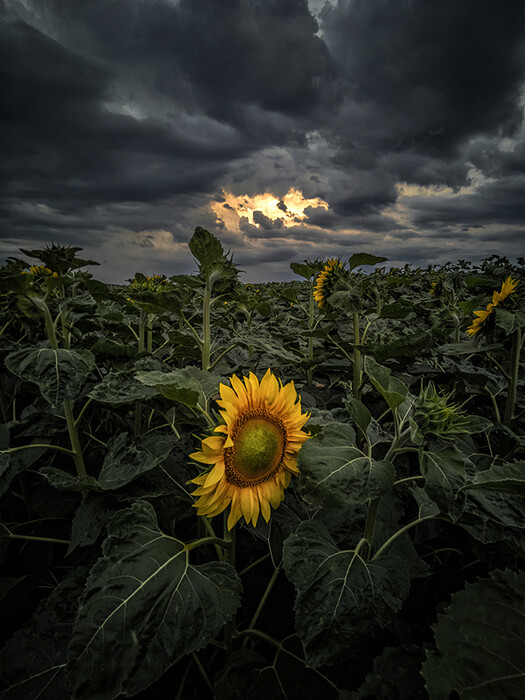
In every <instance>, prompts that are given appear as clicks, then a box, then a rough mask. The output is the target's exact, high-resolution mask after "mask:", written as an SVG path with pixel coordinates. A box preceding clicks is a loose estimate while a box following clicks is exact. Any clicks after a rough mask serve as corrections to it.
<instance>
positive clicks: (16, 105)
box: [0, 0, 525, 279]
mask: <svg viewBox="0 0 525 700" xmlns="http://www.w3.org/2000/svg"><path fill="white" fill-rule="evenodd" d="M321 6H322V2H321V1H320V0H310V2H307V0H228V1H226V0H147V1H145V0H90V1H89V2H86V1H85V0H0V19H2V21H1V22H0V72H1V76H0V77H1V79H2V89H3V97H5V98H6V99H3V100H2V103H3V108H2V109H3V111H2V113H1V118H2V124H1V131H0V134H1V137H0V138H1V140H2V159H1V160H0V177H1V184H2V185H3V187H2V194H1V195H0V222H1V224H2V231H3V233H4V232H5V234H6V235H5V238H6V239H7V236H9V239H8V243H7V244H5V245H4V244H2V245H1V246H0V255H2V256H4V257H5V255H7V254H13V251H15V250H16V247H17V245H22V246H23V247H30V245H31V247H37V245H38V243H39V241H40V242H41V243H42V244H43V243H47V242H49V241H50V240H54V241H56V242H63V243H73V244H75V245H83V243H86V242H87V243H88V245H89V246H91V248H90V249H89V255H90V257H93V258H95V259H96V251H97V249H99V250H100V251H101V255H104V256H106V257H107V258H108V259H109V260H112V261H113V269H114V270H115V271H117V270H118V273H117V272H115V273H114V274H115V275H118V276H120V278H122V277H123V274H122V273H121V272H120V270H121V269H122V270H123V269H124V267H125V265H133V266H135V265H136V269H139V265H138V262H139V261H140V259H141V258H140V257H137V255H139V254H140V255H141V256H143V259H144V261H148V260H149V261H150V262H151V264H152V265H158V266H160V267H162V266H163V265H164V266H165V267H164V268H163V269H165V270H166V272H170V273H171V274H173V270H172V269H171V270H168V266H169V265H170V264H171V263H170V261H169V256H170V255H171V254H173V255H174V256H179V257H177V261H178V262H177V263H176V264H177V265H178V267H177V271H183V270H185V269H186V268H187V266H188V265H189V264H191V255H189V254H186V253H182V252H181V251H182V250H183V249H184V246H185V244H186V242H187V241H188V240H189V237H190V236H191V233H192V231H193V229H194V228H195V226H197V225H200V226H203V227H205V228H207V229H208V230H210V231H212V232H214V233H215V234H216V235H218V236H219V237H220V239H221V241H222V242H223V245H224V246H225V248H227V247H231V249H232V251H234V252H235V251H236V258H237V257H242V256H244V257H243V259H245V260H246V264H249V265H250V266H253V268H252V272H253V274H256V275H262V274H263V273H264V274H266V275H272V276H273V275H278V274H285V273H286V274H288V275H289V274H290V273H289V270H288V272H286V270H287V269H288V263H289V260H288V261H285V257H286V256H292V257H291V258H290V259H296V260H300V259H303V258H304V257H306V256H308V257H312V258H315V257H323V256H330V257H332V256H333V254H334V252H333V251H334V249H335V250H337V251H339V250H341V251H351V250H352V248H353V246H357V247H361V248H362V249H363V250H369V251H370V252H374V250H375V252H376V253H377V254H385V255H388V256H389V258H390V259H391V260H395V261H397V263H403V262H404V261H411V260H416V261H419V260H423V259H424V258H425V256H430V257H432V259H433V260H436V259H437V258H440V259H442V257H443V256H444V255H445V254H447V255H448V254H449V252H450V257H451V258H452V259H453V258H454V254H453V253H454V250H456V248H454V246H455V245H456V246H457V251H458V253H459V252H461V257H467V258H468V246H469V245H473V246H476V250H478V247H479V248H480V250H486V251H487V253H490V252H494V245H495V243H496V241H497V240H499V241H500V243H501V245H500V248H499V249H501V248H502V246H503V245H504V242H505V240H508V242H509V246H510V247H509V250H516V248H517V246H518V238H517V237H516V232H517V231H519V230H520V227H521V226H522V224H523V221H524V214H525V211H524V204H523V202H524V201H525V196H524V192H525V132H524V131H520V129H521V128H522V116H523V99H522V96H523V86H524V80H525V71H524V68H525V52H524V46H525V28H524V27H525V3H523V2H521V0H520V1H519V2H518V1H517V0H507V1H506V2H505V3H503V4H501V3H500V4H498V3H495V2H492V0H462V1H461V2H457V1H456V0H444V1H443V2H439V3H438V2H432V1H431V0H403V1H402V2H391V0H338V1H337V2H336V0H331V1H330V2H327V3H326V4H325V6H324V8H323V9H322V11H321V12H320V13H319V14H318V19H317V20H316V18H315V17H314V14H316V13H318V12H319V10H320V8H321ZM473 168H474V169H475V170H476V173H477V175H476V177H477V180H476V181H475V182H473V184H472V183H471V176H472V169H473ZM402 183H409V184H413V185H422V186H424V187H426V188H428V191H427V192H425V191H422V192H421V194H420V195H418V196H413V192H412V193H411V194H412V196H404V195H403V192H404V189H403V187H400V184H402ZM469 185H470V187H469ZM292 187H293V188H295V189H298V190H301V191H302V193H303V196H304V197H305V198H306V199H308V198H317V197H320V198H321V199H322V200H324V201H326V202H327V203H328V206H329V209H328V210H326V209H324V208H322V207H319V208H317V207H308V208H307V209H306V211H305V214H306V217H307V218H306V219H305V220H304V221H303V220H301V221H299V220H297V222H296V225H295V226H292V227H287V226H285V225H284V224H283V222H282V221H281V220H280V219H276V220H271V219H269V218H268V216H267V215H266V214H267V213H268V212H267V211H266V210H265V212H266V213H264V212H261V211H258V212H257V211H256V212H255V213H254V219H253V220H254V224H250V223H249V222H248V220H247V219H240V220H239V221H237V219H236V216H237V215H236V214H235V212H234V210H233V209H232V207H231V206H230V205H226V204H225V206H224V207H223V211H224V215H225V218H224V220H217V217H216V214H215V213H214V211H212V210H211V208H210V204H211V203H212V202H215V203H217V202H223V201H224V192H228V193H232V194H233V195H235V196H241V195H242V196H244V195H249V196H255V195H260V194H262V193H265V192H269V193H272V194H273V195H274V196H275V197H277V198H279V199H280V203H279V205H278V207H279V208H280V209H281V211H282V212H283V216H284V215H285V214H286V213H287V211H286V205H285V204H284V201H283V198H284V196H285V195H286V194H287V193H288V192H289V191H290V189H291V188H292ZM447 188H451V191H449V190H448V189H447ZM412 189H413V188H412ZM441 190H442V191H441ZM451 192H452V194H451ZM227 217H229V218H227ZM232 222H233V224H232ZM482 227H483V228H482ZM490 227H495V228H493V229H491V228H490ZM473 229H477V231H478V233H479V235H476V236H475V237H474V236H473V235H471V231H472V230H473ZM496 234H497V235H496ZM493 236H496V237H495V238H494V237H493ZM498 236H499V239H498ZM506 237H507V238H506ZM440 238H441V239H442V243H443V245H442V246H440V245H439V242H438V241H439V239H440ZM126 246H127V247H128V248H129V250H124V248H125V247H126ZM447 246H448V247H450V250H449V249H448V248H447ZM491 246H492V250H491ZM303 247H304V250H303ZM372 248H374V250H372ZM354 252H355V250H354ZM126 256H127V257H126ZM86 257H87V256H86ZM458 257H459V255H458ZM270 260H271V261H272V264H268V265H267V266H264V265H265V261H270ZM280 260H281V261H282V262H278V261H280ZM160 267H159V268H158V269H157V271H159V272H160V271H161V269H160ZM108 269H110V268H108ZM134 271H135V270H134V269H133V270H131V271H128V272H127V273H126V274H125V275H124V276H125V277H129V276H130V275H132V274H133V272H134ZM154 271H155V270H154V269H150V270H149V272H154ZM186 271H187V270H186ZM107 275H108V277H109V276H110V273H109V272H108V273H107ZM273 278H275V277H273ZM260 279H262V278H260Z"/></svg>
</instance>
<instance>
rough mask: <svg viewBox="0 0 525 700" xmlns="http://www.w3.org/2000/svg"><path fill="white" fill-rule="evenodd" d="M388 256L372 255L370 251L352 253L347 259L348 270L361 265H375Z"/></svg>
mask: <svg viewBox="0 0 525 700" xmlns="http://www.w3.org/2000/svg"><path fill="white" fill-rule="evenodd" d="M385 260H388V258H384V257H383V256H382V255H372V254H371V253H354V255H352V256H350V259H349V260H348V266H349V268H350V270H354V269H355V268H356V267H360V266H361V265H377V263H381V262H385Z"/></svg>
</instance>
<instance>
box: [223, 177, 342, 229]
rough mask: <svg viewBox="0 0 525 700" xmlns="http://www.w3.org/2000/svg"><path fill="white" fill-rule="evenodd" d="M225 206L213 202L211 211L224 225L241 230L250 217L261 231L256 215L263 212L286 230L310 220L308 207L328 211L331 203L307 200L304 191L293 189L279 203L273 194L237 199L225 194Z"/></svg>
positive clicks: (246, 196) (266, 193)
mask: <svg viewBox="0 0 525 700" xmlns="http://www.w3.org/2000/svg"><path fill="white" fill-rule="evenodd" d="M223 197H224V198H223V201H222V202H212V204H211V208H212V210H213V211H214V212H215V214H216V216H217V218H218V219H219V220H220V221H223V222H224V223H225V224H226V225H227V226H228V227H229V228H235V229H238V228H239V221H240V219H241V217H243V216H244V217H246V218H247V219H248V221H249V223H250V224H252V225H253V226H257V227H259V226H260V224H259V223H258V222H256V221H254V218H253V215H254V212H257V211H259V212H261V214H263V215H264V216H266V217H267V218H268V219H270V220H271V221H277V220H278V219H280V220H281V221H282V224H283V226H286V227H289V226H296V225H297V224H298V223H301V221H305V220H307V219H308V216H307V215H306V214H305V211H304V210H305V209H306V208H307V207H313V208H322V209H328V203H327V202H325V201H324V200H322V199H320V198H319V197H314V198H313V199H305V198H304V197H303V193H302V192H301V190H296V189H295V188H294V187H292V188H290V190H289V191H288V193H287V194H285V195H284V197H283V198H282V199H279V198H278V197H276V196H275V195H273V194H271V193H270V192H264V193H263V194H256V195H254V196H253V197H250V196H249V195H246V194H245V195H239V196H236V195H234V194H232V193H231V192H227V191H223Z"/></svg>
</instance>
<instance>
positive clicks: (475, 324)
mask: <svg viewBox="0 0 525 700" xmlns="http://www.w3.org/2000/svg"><path fill="white" fill-rule="evenodd" d="M518 282H519V280H513V279H512V278H511V277H510V276H509V277H507V279H506V280H505V281H504V282H503V283H502V284H501V289H500V291H499V292H497V291H494V292H493V293H492V301H491V302H489V303H488V304H487V308H486V309H481V310H480V311H474V314H475V316H476V318H475V319H474V320H473V321H472V324H471V325H470V326H469V327H468V328H467V333H468V334H469V335H470V336H471V337H472V336H473V335H476V333H477V332H478V331H479V330H481V327H482V325H483V324H484V323H485V321H486V320H487V318H488V317H489V316H490V314H491V313H492V312H493V311H494V309H495V308H496V306H497V305H498V304H499V303H500V302H502V301H503V300H504V299H506V298H507V297H508V296H509V294H512V293H513V292H514V291H515V290H516V287H517V286H518Z"/></svg>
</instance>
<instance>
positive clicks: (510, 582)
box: [423, 570, 525, 700]
mask: <svg viewBox="0 0 525 700" xmlns="http://www.w3.org/2000/svg"><path fill="white" fill-rule="evenodd" d="M524 591H525V574H524V573H523V572H519V573H514V572H512V571H508V570H506V571H497V570H496V571H493V572H492V573H491V577H490V579H480V580H479V581H477V582H476V583H474V584H467V585H466V587H465V590H463V591H459V592H458V593H456V594H455V595H453V596H452V602H451V603H450V605H449V606H448V607H447V609H446V610H445V612H444V614H440V615H438V621H437V624H435V625H434V626H433V629H434V634H435V640H436V646H437V651H435V652H430V653H429V652H427V661H426V662H425V664H424V665H423V675H424V677H425V680H426V685H427V689H428V693H429V696H430V700H448V698H449V697H450V693H451V692H452V691H453V690H455V691H456V692H457V693H458V694H459V697H460V698H461V699H462V700H496V699H497V698H501V700H503V699H504V698H518V697H520V696H521V695H522V694H523V688H524V687H525V662H524V658H523V649H524V647H525V634H524V628H523V616H524V615H525V593H524Z"/></svg>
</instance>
